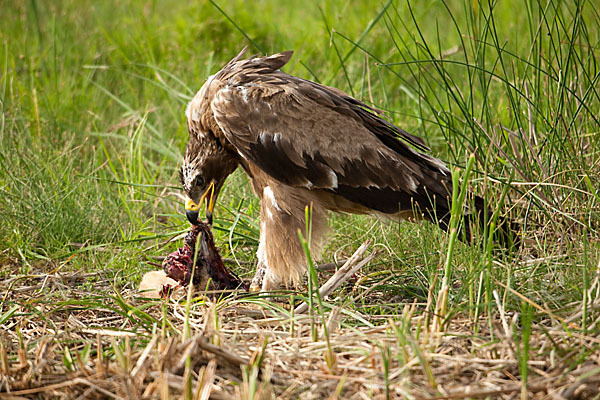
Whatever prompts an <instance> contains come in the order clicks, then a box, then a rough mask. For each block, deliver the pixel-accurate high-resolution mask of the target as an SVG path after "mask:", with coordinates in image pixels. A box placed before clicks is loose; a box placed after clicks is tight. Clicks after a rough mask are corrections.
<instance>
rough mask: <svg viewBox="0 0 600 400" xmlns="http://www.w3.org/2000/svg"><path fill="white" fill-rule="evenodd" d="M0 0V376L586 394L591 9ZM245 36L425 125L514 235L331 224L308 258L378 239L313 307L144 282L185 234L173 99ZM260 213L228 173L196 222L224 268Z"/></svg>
mask: <svg viewBox="0 0 600 400" xmlns="http://www.w3.org/2000/svg"><path fill="white" fill-rule="evenodd" d="M0 4H1V8H2V14H3V18H2V19H0V107H1V109H2V113H1V117H0V118H1V119H0V165H1V167H0V197H1V198H2V200H1V201H0V220H1V221H2V223H1V224H0V265H1V266H2V268H1V269H0V274H1V275H0V279H2V281H1V282H0V288H2V291H1V292H0V294H1V295H2V304H1V305H0V327H1V332H0V347H2V348H1V349H0V372H1V374H2V379H1V380H0V392H7V391H12V392H16V395H21V396H33V397H37V396H46V397H53V396H54V397H55V396H59V395H62V396H65V397H76V396H78V395H94V396H98V397H111V396H121V397H134V396H138V397H162V398H168V397H169V396H183V397H185V398H207V397H208V394H209V393H210V392H211V391H212V395H213V396H214V397H216V398H219V397H225V396H228V397H230V396H234V397H239V398H245V399H246V398H248V399H249V398H267V397H272V396H279V397H283V398H297V397H299V396H301V395H302V396H309V395H310V394H313V395H314V396H315V397H323V396H330V395H331V398H339V397H342V396H344V397H350V398H359V397H360V396H361V393H362V395H364V396H367V397H371V398H394V397H407V398H445V397H444V396H447V397H446V398H468V397H488V398H496V397H505V398H512V397H513V396H521V397H522V398H526V397H536V398H537V397H539V398H544V397H550V396H559V395H560V396H563V397H567V398H568V397H569V396H571V397H576V396H579V398H598V393H599V392H600V390H599V389H598V386H599V382H598V379H597V376H598V374H599V371H598V367H599V363H600V361H599V360H598V356H597V354H598V350H599V346H598V343H599V342H598V337H599V334H600V326H599V323H600V314H599V313H598V311H599V310H600V308H599V307H600V306H599V305H600V283H599V279H600V267H599V265H600V264H599V262H600V240H599V238H600V235H599V229H600V205H599V203H600V189H599V187H600V185H599V184H598V182H600V150H599V149H600V116H599V114H598V110H600V93H599V89H598V88H600V85H599V80H600V70H599V66H598V59H599V56H600V28H599V26H600V14H599V13H598V10H597V8H596V7H595V4H594V3H593V2H591V1H574V2H567V1H560V0H545V1H542V0H539V1H528V2H523V3H521V2H511V1H503V2H491V1H489V2H488V1H466V0H452V1H447V2H440V1H433V0H426V1H420V2H416V1H412V2H407V1H388V2H381V3H373V2H367V1H364V2H343V1H325V2H312V3H306V2H292V3H282V2H276V1H272V0H264V1H257V2H241V1H228V2H226V1H217V0H215V1H214V2H198V3H194V2H192V3H190V4H187V3H185V2H177V3H172V2H166V1H161V0H156V1H141V0H139V1H136V0H132V1H129V2H117V3H115V2H110V1H106V2H91V1H69V0H61V1H55V2H39V1H37V0H31V1H28V2H10V1H4V2H2V1H0ZM245 45H250V51H251V52H256V53H269V54H270V53H273V52H277V51H281V50H287V49H294V50H295V51H296V53H295V56H294V57H293V58H292V61H291V62H290V64H289V65H288V66H286V67H285V70H286V72H289V73H291V74H294V75H298V76H301V77H304V78H307V79H312V80H315V81H318V82H321V83H324V84H327V85H331V86H336V87H339V88H341V89H343V90H345V91H346V92H348V93H352V94H353V95H354V96H356V97H357V98H360V99H362V100H363V101H365V102H367V103H368V104H371V103H372V104H374V105H375V106H376V107H377V108H380V109H382V110H384V111H385V113H386V114H387V115H388V117H389V118H390V119H391V120H392V121H394V122H395V123H397V124H398V125H399V126H401V127H403V128H404V129H406V130H407V131H409V132H411V133H413V134H416V135H418V136H421V137H423V138H424V139H425V140H426V141H427V143H428V144H429V145H430V147H431V148H432V151H431V153H432V154H433V155H435V156H437V157H440V158H442V159H444V160H445V161H446V162H447V163H448V164H449V165H450V166H451V168H452V169H456V170H457V171H458V172H457V175H456V177H457V178H460V179H462V183H463V187H464V188H465V189H467V188H468V189H469V190H470V192H472V193H477V194H478V195H481V196H483V197H485V198H486V199H487V200H488V201H489V203H490V204H492V205H494V206H495V207H494V208H493V210H492V211H493V215H490V216H488V218H489V219H490V220H494V219H495V218H499V217H501V216H505V215H507V216H509V217H511V218H513V219H515V220H516V221H518V222H519V224H520V225H521V226H522V230H523V232H522V234H521V235H522V236H521V238H522V240H523V242H524V246H523V248H522V249H520V250H519V251H512V252H507V251H500V250H499V249H498V248H495V247H494V246H493V240H489V239H490V238H491V237H493V235H494V232H493V231H491V230H490V231H485V232H478V233H476V241H477V242H479V243H480V244H481V245H473V246H466V245H464V244H463V243H461V242H458V241H456V240H455V239H454V237H455V236H453V235H452V234H450V235H447V234H445V233H443V232H442V231H441V230H440V229H438V228H437V227H436V226H434V225H432V224H427V223H425V224H410V223H404V222H403V223H395V222H394V223H391V222H385V221H379V220H376V219H374V218H371V217H365V216H332V218H331V219H330V226H331V228H332V233H331V235H330V240H329V242H328V244H327V247H326V249H325V251H324V252H323V254H322V255H321V259H322V261H324V262H328V261H331V260H333V259H342V258H345V257H347V256H349V255H350V254H352V253H353V251H354V250H355V249H356V248H357V247H358V246H359V245H360V244H361V243H363V242H364V241H365V240H366V239H371V240H372V242H373V245H372V248H373V249H377V250H380V255H379V256H378V257H377V258H376V259H375V260H374V261H373V262H372V263H371V264H370V265H369V266H367V267H365V268H364V269H363V270H362V272H361V273H360V274H359V275H358V276H357V277H356V279H354V280H352V281H350V282H348V283H347V284H346V285H344V286H343V287H342V288H340V289H339V290H338V291H336V292H334V294H333V295H332V296H330V297H329V298H323V299H319V298H318V299H317V300H319V301H316V302H314V303H312V309H311V312H312V314H311V315H312V316H313V317H312V318H309V317H308V316H305V315H302V314H295V313H294V312H293V310H292V311H290V310H289V307H288V306H286V305H282V304H281V303H278V302H273V301H271V300H270V299H268V298H264V297H260V296H257V295H253V296H249V295H242V294H240V295H238V296H234V297H226V298H221V299H219V300H215V299H210V298H205V297H203V296H202V295H201V294H197V293H196V294H194V295H193V296H192V297H191V300H190V301H187V302H186V301H185V300H181V301H175V300H171V301H168V302H164V301H156V300H148V299H143V298H141V297H140V294H139V293H137V292H136V291H135V287H136V285H137V283H138V282H139V279H140V277H141V275H142V274H143V273H144V272H147V271H149V270H152V269H155V267H153V266H152V265H149V264H147V262H148V261H152V260H153V259H154V258H155V257H158V256H163V255H165V254H166V253H168V252H170V251H172V250H173V249H174V248H175V247H176V246H177V245H178V243H177V241H176V240H175V241H172V240H170V239H172V238H174V237H176V236H177V235H179V234H180V233H182V232H184V231H185V230H186V229H187V222H186V221H185V218H184V216H183V213H182V209H183V207H182V202H181V197H180V195H179V188H178V184H177V167H178V165H179V163H180V159H181V155H182V152H183V149H184V146H185V142H186V137H187V132H186V124H185V117H184V113H183V110H184V109H185V105H186V103H187V102H188V101H189V99H190V98H191V97H192V96H193V94H194V93H195V91H196V90H197V89H198V88H199V87H200V86H201V85H202V84H203V83H204V80H205V79H206V77H207V76H208V75H210V74H212V73H214V72H215V71H217V70H218V69H219V67H220V66H222V65H223V64H224V63H225V62H226V61H228V60H229V59H230V58H231V57H232V56H233V55H235V54H237V52H238V51H239V50H240V49H241V48H242V47H243V46H245ZM467 164H469V165H472V166H471V167H467ZM466 170H469V171H470V176H469V177H467V176H465V174H466ZM463 193H466V192H462V193H461V202H462V201H463V200H462V199H463V197H462V196H463ZM456 195H457V196H458V195H459V193H457V194H456ZM464 201H465V202H466V203H468V202H469V201H470V199H469V196H466V197H464ZM258 210H259V204H258V201H257V199H256V198H255V197H254V196H253V195H252V192H251V190H250V188H249V185H248V181H247V178H246V177H245V176H244V175H243V173H241V172H240V171H237V172H236V173H235V174H234V175H233V176H232V177H230V178H229V180H228V182H227V184H226V188H225V189H224V192H223V194H222V196H221V198H220V203H219V204H218V208H217V210H216V212H215V218H216V219H215V229H214V232H215V236H216V241H217V244H218V245H219V246H220V249H221V251H222V255H223V256H224V257H226V258H227V259H230V260H232V262H231V264H230V266H231V267H232V268H233V269H234V270H235V271H236V272H237V273H238V274H239V275H240V276H242V277H246V278H249V277H251V276H252V274H253V271H254V266H255V256H254V254H255V251H256V247H257V243H258V226H259V221H258V214H259V213H258ZM452 223H453V224H460V223H462V222H461V221H460V218H454V219H453V222H452ZM453 226H455V225H453ZM312 256H313V257H315V258H316V259H319V257H318V255H315V254H313V255H312ZM320 275H321V276H320V277H319V278H320V282H321V283H322V282H323V280H324V278H326V277H325V276H324V274H323V273H321V274H320ZM312 283H315V282H314V281H312V280H311V284H312ZM311 289H312V288H311ZM314 290H316V289H313V290H311V291H309V293H308V295H307V293H291V294H289V293H287V294H283V295H282V297H283V296H285V301H286V302H288V299H289V298H290V297H292V298H295V299H303V300H304V299H312V293H313V291H314ZM314 316H318V318H315V317H314ZM311 326H314V329H316V330H318V332H317V334H315V335H313V333H312V332H311ZM323 338H326V339H327V340H326V341H322V339H323ZM205 341H208V342H207V343H209V344H211V345H213V346H217V348H218V349H221V351H224V352H225V355H224V354H221V353H217V356H216V357H214V354H215V351H216V350H215V349H214V348H212V347H208V345H206V344H204V343H205ZM207 349H208V350H207ZM332 354H333V355H332ZM182 355H185V358H181V357H182ZM235 357H238V359H236V358H235ZM239 358H241V360H242V361H240V359H239ZM181 360H183V361H181ZM211 360H213V361H211ZM227 360H229V361H227ZM236 360H237V361H236ZM268 377H270V379H267V378H268ZM211 385H212V386H211ZM465 386H467V387H466V388H465ZM467 389H468V390H467ZM19 391H22V392H19ZM18 393H20V394H18ZM473 393H475V394H473ZM2 394H3V393H2Z"/></svg>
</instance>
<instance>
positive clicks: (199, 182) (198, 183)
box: [196, 176, 204, 187]
mask: <svg viewBox="0 0 600 400" xmlns="http://www.w3.org/2000/svg"><path fill="white" fill-rule="evenodd" d="M196 186H200V187H202V186H204V178H202V177H201V176H198V177H197V178H196Z"/></svg>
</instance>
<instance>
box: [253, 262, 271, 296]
mask: <svg viewBox="0 0 600 400" xmlns="http://www.w3.org/2000/svg"><path fill="white" fill-rule="evenodd" d="M266 272H267V266H266V265H265V263H264V262H262V261H259V262H258V265H257V266H256V273H255V274H254V278H252V281H251V282H250V291H251V292H260V290H261V288H262V284H263V280H264V279H265V273H266Z"/></svg>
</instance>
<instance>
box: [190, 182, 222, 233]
mask: <svg viewBox="0 0 600 400" xmlns="http://www.w3.org/2000/svg"><path fill="white" fill-rule="evenodd" d="M205 199H206V219H207V220H208V223H209V225H212V214H213V209H214V208H215V202H216V200H217V199H216V196H215V184H214V182H211V183H210V185H208V188H207V189H206V190H205V191H204V193H203V194H202V196H201V197H200V201H199V202H198V203H195V202H194V201H193V200H192V199H187V200H186V201H185V215H186V217H187V219H188V221H190V223H191V224H192V225H198V214H199V210H200V207H201V206H202V203H203V202H204V200H205Z"/></svg>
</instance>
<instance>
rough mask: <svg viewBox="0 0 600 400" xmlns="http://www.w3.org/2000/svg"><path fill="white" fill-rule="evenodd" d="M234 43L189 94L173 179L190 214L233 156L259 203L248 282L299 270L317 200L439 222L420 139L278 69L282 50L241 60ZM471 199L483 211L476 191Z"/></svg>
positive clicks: (316, 234) (438, 164)
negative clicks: (184, 137)
mask: <svg viewBox="0 0 600 400" xmlns="http://www.w3.org/2000/svg"><path fill="white" fill-rule="evenodd" d="M244 53H245V49H244V50H242V52H241V53H240V54H238V55H237V56H236V57H235V58H234V59H233V60H231V61H230V62H229V63H227V65H225V67H223V69H221V70H220V71H219V72H217V73H216V74H215V75H213V76H211V77H209V78H208V80H207V82H206V83H205V84H204V85H203V86H202V88H201V89H200V90H199V91H198V93H197V94H196V96H195V97H194V98H193V100H192V101H191V102H190V104H189V105H188V107H187V110H186V116H187V120H188V129H189V134H190V138H189V142H188V144H187V148H186V151H185V156H184V160H183V165H182V167H181V173H180V178H181V183H182V185H183V190H184V191H185V193H186V194H187V197H188V199H187V201H186V206H185V208H186V214H187V217H188V219H189V220H190V222H191V223H192V224H194V223H196V222H197V219H198V211H199V209H200V207H201V205H202V203H203V202H204V201H205V200H206V216H207V218H208V220H209V221H211V220H212V212H213V208H214V205H215V200H216V198H217V196H218V194H219V191H220V190H221V188H222V186H223V183H224V181H225V179H226V178H227V176H229V174H231V173H232V172H233V171H234V170H235V169H236V168H237V167H238V166H241V167H242V168H243V169H244V171H245V172H246V173H247V174H248V176H249V177H250V180H251V182H252V188H253V190H254V192H255V193H256V195H257V196H259V197H260V202H261V210H260V243H259V246H258V251H257V257H258V266H257V271H256V275H255V277H254V279H253V281H252V288H253V289H254V290H259V289H260V288H262V290H263V291H267V290H273V289H277V288H278V287H279V286H280V285H281V284H288V283H294V284H295V283H297V282H298V281H299V280H300V279H301V277H302V275H303V273H304V271H305V269H306V259H305V256H304V253H303V251H302V248H301V246H300V243H299V239H298V234H297V232H298V230H300V231H302V232H303V233H304V231H305V226H306V225H305V207H306V206H308V205H312V207H313V214H312V247H313V249H312V250H313V252H314V251H318V248H319V245H320V244H321V243H322V238H323V234H324V233H325V231H326V229H327V211H328V210H331V211H337V212H348V213H359V214H366V213H369V214H379V215H385V216H388V217H391V218H411V217H415V218H418V219H420V218H421V217H424V218H425V219H428V220H432V221H436V222H439V224H440V226H442V227H443V228H447V227H448V223H449V214H450V211H449V210H450V200H449V196H450V194H451V193H452V181H451V177H450V171H449V170H448V168H447V167H446V166H445V165H444V163H443V162H442V161H440V160H438V159H436V158H434V157H431V156H429V155H427V154H424V153H422V151H426V150H428V148H427V147H426V146H425V144H424V142H423V140H422V139H421V138H418V137H416V136H413V135H411V134H409V133H407V132H405V131H404V130H402V129H400V128H399V127H397V126H395V125H393V124H392V123H390V122H388V121H386V120H385V119H383V118H382V117H381V115H380V113H379V111H377V110H375V109H374V108H372V107H369V106H368V105H366V104H364V103H363V102H361V101H359V100H356V99H354V98H352V97H351V96H349V95H348V94H346V93H344V92H343V91H341V90H339V89H336V88H333V87H329V86H325V85H321V84H318V83H315V82H311V81H308V80H305V79H301V78H298V77H295V76H291V75H288V74H286V73H285V72H282V71H281V70H280V68H281V67H283V66H284V65H285V64H286V63H287V62H288V61H289V60H290V58H291V57H292V54H293V52H292V51H285V52H283V53H279V54H274V55H272V56H269V57H253V58H249V59H242V57H243V55H244ZM476 208H477V209H478V210H477V211H481V210H483V202H482V201H481V199H477V201H476ZM415 210H417V212H416V214H418V215H415ZM475 214H476V213H470V215H475ZM467 234H468V232H467ZM313 254H314V253H313Z"/></svg>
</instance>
